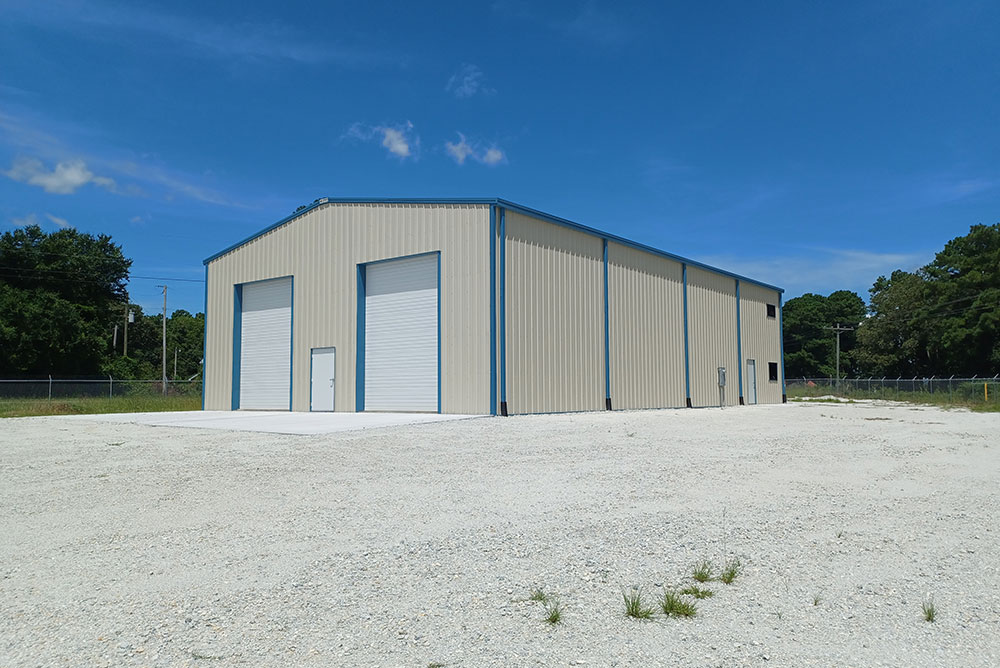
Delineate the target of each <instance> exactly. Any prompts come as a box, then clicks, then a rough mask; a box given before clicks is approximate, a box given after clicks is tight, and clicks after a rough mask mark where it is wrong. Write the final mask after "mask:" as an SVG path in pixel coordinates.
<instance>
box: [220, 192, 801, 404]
mask: <svg viewBox="0 0 1000 668" xmlns="http://www.w3.org/2000/svg"><path fill="white" fill-rule="evenodd" d="M205 272H206V277H205V278H206V295H205V302H206V303H205V313H206V327H205V366H204V370H205V383H204V399H203V405H204V408H206V409H210V410H228V409H233V410H236V409H270V410H294V411H310V410H312V411H331V410H336V411H431V412H443V413H465V414H498V413H499V414H513V413H546V412H563V411H590V410H603V409H611V408H614V409H637V408H667V407H683V406H695V407H697V406H718V405H720V403H721V404H725V405H734V404H737V403H739V404H743V403H746V404H754V403H776V402H779V401H783V400H784V369H783V365H782V342H781V293H782V290H781V289H780V288H777V287H774V286H771V285H767V284H765V283H761V282H759V281H755V280H752V279H749V278H744V277H742V276H737V275H735V274H732V273H730V272H726V271H723V270H721V269H716V268H713V267H709V266H706V265H704V264H701V263H699V262H694V261H692V260H686V259H684V258H681V257H678V256H676V255H672V254H670V253H666V252H664V251H660V250H656V249H654V248H650V247H648V246H645V245H643V244H640V243H636V242H633V241H629V240H627V239H623V238H621V237H618V236H616V235H613V234H608V233H605V232H601V231H599V230H595V229H592V228H589V227H585V226H583V225H579V224H576V223H573V222H571V221H568V220H564V219H562V218H558V217H556V216H552V215H549V214H545V213H542V212H540V211H535V210H532V209H529V208H527V207H523V206H520V205H518V204H514V203H512V202H508V201H505V200H502V199H448V200H445V199H441V200H419V199H405V200H404V199H382V200H360V199H343V198H324V199H320V200H316V202H314V203H313V204H312V205H311V206H309V207H307V208H305V209H302V210H300V211H297V212H296V213H295V214H293V215H291V216H289V217H287V218H285V219H283V220H281V221H279V222H277V223H276V224H274V225H272V226H270V227H268V228H266V229H264V230H262V231H260V232H258V233H257V234H254V235H253V236H251V237H249V238H247V239H245V240H243V241H241V242H239V243H237V244H235V245H233V246H231V247H229V248H226V249H225V250H223V251H221V252H219V253H216V254H215V255H213V256H211V257H209V258H208V259H207V260H205Z"/></svg>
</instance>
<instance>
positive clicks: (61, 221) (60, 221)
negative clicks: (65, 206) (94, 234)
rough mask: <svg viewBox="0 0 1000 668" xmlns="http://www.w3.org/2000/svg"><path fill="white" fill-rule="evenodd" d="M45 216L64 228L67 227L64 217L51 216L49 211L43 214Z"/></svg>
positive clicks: (67, 222)
mask: <svg viewBox="0 0 1000 668" xmlns="http://www.w3.org/2000/svg"><path fill="white" fill-rule="evenodd" d="M45 217H46V218H48V219H49V220H51V221H52V222H53V223H55V224H56V225H57V226H59V227H62V228H66V227H69V221H68V220H66V219H65V218H60V217H59V216H53V215H52V214H51V213H47V214H45Z"/></svg>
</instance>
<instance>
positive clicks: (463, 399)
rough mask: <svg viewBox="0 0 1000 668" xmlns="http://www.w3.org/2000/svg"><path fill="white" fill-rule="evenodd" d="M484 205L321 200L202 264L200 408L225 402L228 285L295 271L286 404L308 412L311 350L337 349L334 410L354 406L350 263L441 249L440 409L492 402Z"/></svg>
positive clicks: (228, 392)
mask: <svg viewBox="0 0 1000 668" xmlns="http://www.w3.org/2000/svg"><path fill="white" fill-rule="evenodd" d="M489 246H490V245H489V206H487V205H465V204H462V205H448V204H386V203H373V204H340V203H336V204H326V205H322V206H320V207H318V208H316V209H312V210H310V211H308V212H306V213H304V214H303V215H302V216H300V217H299V218H295V219H293V220H291V221H289V222H288V223H287V224H285V225H282V226H280V227H278V228H275V229H274V230H271V231H270V232H268V233H266V234H265V235H263V236H261V237H258V238H256V239H254V240H252V241H250V242H248V243H246V244H245V245H243V246H240V247H238V248H236V249H234V250H233V251H232V252H230V253H228V254H226V255H223V256H221V257H219V258H216V259H214V260H213V261H212V262H210V263H209V265H208V272H207V273H208V290H207V302H208V303H207V305H206V308H207V313H208V325H207V330H206V363H205V408H206V409H209V410H228V409H229V408H230V407H231V405H232V404H231V397H232V376H233V315H234V314H233V294H234V286H235V285H237V284H241V283H248V282H251V281H258V280H263V279H268V278H276V277H280V276H293V277H294V287H293V309H292V319H293V335H292V409H293V410H296V411H308V410H309V391H310V387H309V384H310V350H311V349H312V348H319V347H329V346H332V347H335V348H336V350H337V352H336V377H337V380H336V392H335V407H336V410H338V411H353V410H355V364H356V353H357V350H356V341H357V295H358V285H357V266H358V264H362V263H368V262H374V261H376V260H384V259H389V258H394V257H402V256H407V255H415V254H419V253H427V252H433V251H440V253H441V317H440V328H441V330H440V331H441V410H442V412H445V413H469V414H476V413H488V412H489V410H490V396H489V395H490V392H489V384H490V383H489V378H490V307H489V305H490V285H489V266H490V251H489Z"/></svg>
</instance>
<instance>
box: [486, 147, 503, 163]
mask: <svg viewBox="0 0 1000 668" xmlns="http://www.w3.org/2000/svg"><path fill="white" fill-rule="evenodd" d="M506 159H507V158H506V156H505V155H504V154H503V151H501V150H500V149H498V148H496V147H495V146H493V147H490V148H488V149H486V153H483V157H482V158H481V160H482V162H484V163H485V164H487V165H496V164H499V163H501V162H503V161H504V160H506Z"/></svg>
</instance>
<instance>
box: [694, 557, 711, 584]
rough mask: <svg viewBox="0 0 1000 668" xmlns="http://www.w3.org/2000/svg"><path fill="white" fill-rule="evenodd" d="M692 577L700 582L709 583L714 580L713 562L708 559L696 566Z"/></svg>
mask: <svg viewBox="0 0 1000 668" xmlns="http://www.w3.org/2000/svg"><path fill="white" fill-rule="evenodd" d="M691 577H693V578H694V579H695V580H697V581H698V582H708V581H709V580H711V579H712V562H711V561H708V560H707V559H705V560H703V561H701V562H700V563H698V564H696V565H695V567H694V570H693V571H692V572H691Z"/></svg>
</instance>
